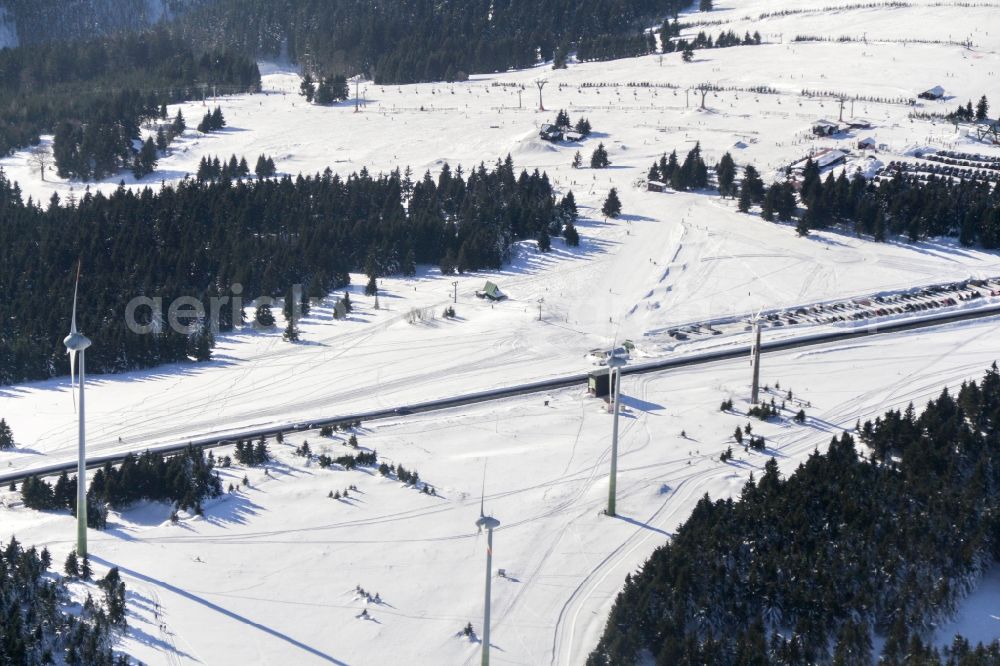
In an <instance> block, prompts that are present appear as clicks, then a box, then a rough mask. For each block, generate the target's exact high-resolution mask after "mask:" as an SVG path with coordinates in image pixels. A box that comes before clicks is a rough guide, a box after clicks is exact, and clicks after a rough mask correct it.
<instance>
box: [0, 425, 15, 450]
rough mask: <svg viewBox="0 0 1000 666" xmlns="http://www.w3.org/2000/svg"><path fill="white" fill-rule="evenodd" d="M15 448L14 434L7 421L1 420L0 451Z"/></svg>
mask: <svg viewBox="0 0 1000 666" xmlns="http://www.w3.org/2000/svg"><path fill="white" fill-rule="evenodd" d="M12 448H14V433H13V431H12V430H11V429H10V426H9V425H7V420H6V419H0V450H3V449H12Z"/></svg>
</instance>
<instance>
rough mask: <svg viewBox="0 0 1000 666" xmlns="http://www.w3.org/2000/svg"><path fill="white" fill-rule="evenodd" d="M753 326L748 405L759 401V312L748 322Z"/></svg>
mask: <svg viewBox="0 0 1000 666" xmlns="http://www.w3.org/2000/svg"><path fill="white" fill-rule="evenodd" d="M750 322H751V323H752V324H753V334H752V335H753V342H752V344H751V350H752V351H751V354H752V355H753V358H752V360H751V361H750V363H751V364H752V365H753V383H752V384H751V386H750V404H752V405H756V404H757V403H758V402H759V399H760V311H759V310H758V311H757V313H756V314H755V315H754V316H753V318H752V319H751V320H750Z"/></svg>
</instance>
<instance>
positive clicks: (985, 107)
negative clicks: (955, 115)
mask: <svg viewBox="0 0 1000 666" xmlns="http://www.w3.org/2000/svg"><path fill="white" fill-rule="evenodd" d="M989 112H990V103H989V101H987V99H986V95H983V96H982V97H980V98H979V103H978V104H976V120H978V121H979V122H983V121H985V120H988V119H989Z"/></svg>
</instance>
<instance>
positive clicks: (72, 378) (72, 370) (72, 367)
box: [69, 351, 76, 414]
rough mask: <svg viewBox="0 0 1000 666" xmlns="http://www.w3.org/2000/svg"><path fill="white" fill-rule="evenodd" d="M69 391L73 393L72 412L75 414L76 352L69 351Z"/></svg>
mask: <svg viewBox="0 0 1000 666" xmlns="http://www.w3.org/2000/svg"><path fill="white" fill-rule="evenodd" d="M69 392H70V393H72V394H73V413H74V414H76V352H75V351H71V352H70V353H69Z"/></svg>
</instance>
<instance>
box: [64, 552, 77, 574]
mask: <svg viewBox="0 0 1000 666" xmlns="http://www.w3.org/2000/svg"><path fill="white" fill-rule="evenodd" d="M63 571H64V572H65V573H66V575H67V576H71V577H73V578H77V577H79V575H80V561H79V560H78V559H77V557H76V551H75V550H71V551H69V555H67V556H66V564H65V565H64V566H63Z"/></svg>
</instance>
